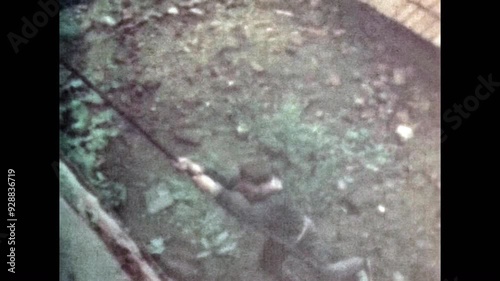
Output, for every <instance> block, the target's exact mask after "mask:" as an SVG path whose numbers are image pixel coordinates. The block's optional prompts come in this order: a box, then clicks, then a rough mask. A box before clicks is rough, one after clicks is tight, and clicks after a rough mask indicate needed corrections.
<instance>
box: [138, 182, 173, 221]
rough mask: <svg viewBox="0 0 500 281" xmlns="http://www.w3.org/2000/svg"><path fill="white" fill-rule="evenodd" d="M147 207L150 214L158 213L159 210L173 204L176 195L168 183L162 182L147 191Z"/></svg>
mask: <svg viewBox="0 0 500 281" xmlns="http://www.w3.org/2000/svg"><path fill="white" fill-rule="evenodd" d="M145 197H146V207H147V210H148V213H149V214H156V213H158V212H159V211H161V210H163V209H165V208H168V207H170V206H172V204H173V203H174V197H173V196H172V194H171V193H170V191H169V189H168V186H167V184H166V183H164V182H161V183H159V184H158V185H157V186H155V187H153V188H151V189H150V190H148V191H146V193H145Z"/></svg>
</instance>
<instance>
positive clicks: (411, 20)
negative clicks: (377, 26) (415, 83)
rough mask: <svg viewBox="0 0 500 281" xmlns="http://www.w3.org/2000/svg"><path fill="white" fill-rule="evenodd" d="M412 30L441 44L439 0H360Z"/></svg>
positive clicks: (435, 43)
mask: <svg viewBox="0 0 500 281" xmlns="http://www.w3.org/2000/svg"><path fill="white" fill-rule="evenodd" d="M361 2H364V3H367V4H368V5H370V6H372V7H374V8H375V9H377V10H378V11H379V12H381V13H382V14H384V15H386V16H388V17H390V18H392V19H394V20H396V21H398V22H399V23H401V24H402V25H404V26H406V27H407V28H409V29H411V30H412V31H413V32H415V33H417V34H418V35H420V36H422V37H423V38H424V39H426V40H428V41H430V42H432V43H433V44H434V45H436V46H438V47H440V46H441V1H440V0H361Z"/></svg>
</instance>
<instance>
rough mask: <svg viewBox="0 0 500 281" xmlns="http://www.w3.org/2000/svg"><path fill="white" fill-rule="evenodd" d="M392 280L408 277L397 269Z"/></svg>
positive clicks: (399, 280) (396, 280)
mask: <svg viewBox="0 0 500 281" xmlns="http://www.w3.org/2000/svg"><path fill="white" fill-rule="evenodd" d="M392 280H393V281H405V280H406V279H405V277H404V276H403V274H401V272H399V271H395V272H394V273H392Z"/></svg>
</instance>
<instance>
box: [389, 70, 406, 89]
mask: <svg viewBox="0 0 500 281" xmlns="http://www.w3.org/2000/svg"><path fill="white" fill-rule="evenodd" d="M392 83H394V85H404V84H405V83H406V73H405V70H404V69H403V68H396V69H394V71H393V73H392Z"/></svg>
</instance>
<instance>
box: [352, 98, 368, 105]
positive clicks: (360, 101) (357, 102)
mask: <svg viewBox="0 0 500 281" xmlns="http://www.w3.org/2000/svg"><path fill="white" fill-rule="evenodd" d="M365 103H366V102H365V99H364V98H361V97H357V98H355V99H354V105H355V106H356V107H363V106H364V105H365Z"/></svg>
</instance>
